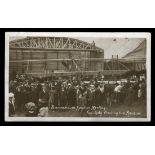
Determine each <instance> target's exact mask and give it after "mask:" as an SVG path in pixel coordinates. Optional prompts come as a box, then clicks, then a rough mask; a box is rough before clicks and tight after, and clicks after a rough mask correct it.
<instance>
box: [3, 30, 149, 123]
mask: <svg viewBox="0 0 155 155" xmlns="http://www.w3.org/2000/svg"><path fill="white" fill-rule="evenodd" d="M150 64H151V33H149V32H145V33H144V32H137V33H135V32H130V33H127V32H121V33H118V32H107V33H105V32H104V33H103V32H98V33H96V32H6V33H5V121H23V122H24V121H32V122H33V121H45V122H46V121H47V122H53V121H64V122H65V121H73V122H74V121H75V122H77V121H88V122H89V121H90V122H91V121H94V122H98V121H99V122H100V121H101V122H104V121H105V122H111V121H112V122H113V121H114V122H115V121H116V122H117V121H125V122H132V121H133V122H134V121H151V77H150V76H151V65H150Z"/></svg>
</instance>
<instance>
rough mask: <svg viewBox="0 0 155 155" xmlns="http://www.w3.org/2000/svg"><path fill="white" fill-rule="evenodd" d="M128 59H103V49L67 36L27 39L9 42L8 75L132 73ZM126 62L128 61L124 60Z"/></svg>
mask: <svg viewBox="0 0 155 155" xmlns="http://www.w3.org/2000/svg"><path fill="white" fill-rule="evenodd" d="M124 60H125V59H118V56H116V57H115V56H112V59H104V50H103V49H102V48H99V47H97V46H96V45H95V42H94V41H93V42H92V43H87V42H84V41H81V40H78V39H73V38H67V37H26V38H22V39H18V40H13V41H10V43H9V73H10V74H11V73H12V72H16V73H19V74H20V73H22V74H28V75H32V76H39V77H47V76H53V75H54V76H58V75H61V76H63V75H64V76H66V75H72V74H73V75H74V74H79V73H80V74H86V75H96V74H97V73H98V72H101V73H103V74H104V75H121V74H122V73H124V72H127V71H129V70H130V68H129V67H128V66H126V65H125V64H124ZM125 61H126V60H125Z"/></svg>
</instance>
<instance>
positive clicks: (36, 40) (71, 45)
mask: <svg viewBox="0 0 155 155" xmlns="http://www.w3.org/2000/svg"><path fill="white" fill-rule="evenodd" d="M10 48H24V49H29V48H31V49H60V50H65V49H67V50H89V51H91V50H93V51H99V52H103V49H101V48H99V47H96V46H95V43H94V42H93V43H92V44H91V43H87V42H84V41H81V40H78V39H73V38H67V37H27V38H23V39H19V40H14V41H10Z"/></svg>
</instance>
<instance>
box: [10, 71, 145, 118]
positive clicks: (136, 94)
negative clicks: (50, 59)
mask: <svg viewBox="0 0 155 155" xmlns="http://www.w3.org/2000/svg"><path fill="white" fill-rule="evenodd" d="M145 103H146V81H145V79H142V80H139V79H136V80H135V81H130V79H128V80H127V81H121V80H120V81H107V80H106V81H105V79H104V78H102V77H100V78H90V79H89V78H87V80H85V79H80V80H78V79H76V77H72V78H70V79H64V78H61V79H55V80H53V79H39V78H34V77H30V76H27V75H18V74H17V75H16V76H15V78H13V79H11V80H10V82H9V116H16V114H18V113H24V114H25V116H48V111H49V110H51V111H52V110H53V111H54V110H55V109H59V108H61V107H64V109H65V108H66V109H71V107H75V108H79V107H81V108H80V109H83V110H84V109H85V108H86V107H88V108H91V107H94V106H95V107H112V106H119V105H122V104H124V105H126V106H132V105H134V104H145ZM83 110H79V112H82V111H83Z"/></svg>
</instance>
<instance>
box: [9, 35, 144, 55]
mask: <svg viewBox="0 0 155 155" xmlns="http://www.w3.org/2000/svg"><path fill="white" fill-rule="evenodd" d="M20 38H24V37H10V40H15V39H20ZM76 38H77V39H79V40H83V41H86V42H89V43H92V42H93V41H94V42H95V45H96V46H98V47H100V48H102V49H104V55H105V58H111V56H112V55H118V57H119V58H121V57H123V56H124V55H126V54H127V53H129V52H131V51H132V50H134V49H135V48H136V47H138V45H139V44H140V43H141V42H142V41H143V40H144V39H143V38H103V37H102V38H96V37H95V38H94V37H87V38H86V37H76Z"/></svg>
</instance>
